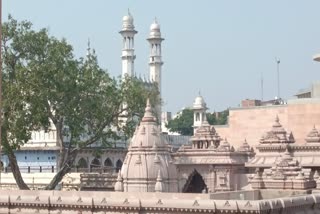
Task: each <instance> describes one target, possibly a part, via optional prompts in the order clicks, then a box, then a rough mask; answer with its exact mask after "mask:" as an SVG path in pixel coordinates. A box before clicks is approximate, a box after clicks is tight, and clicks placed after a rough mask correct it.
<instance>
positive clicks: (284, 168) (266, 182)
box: [250, 148, 316, 189]
mask: <svg viewBox="0 0 320 214" xmlns="http://www.w3.org/2000/svg"><path fill="white" fill-rule="evenodd" d="M302 170H303V169H302V167H301V166H300V165H299V162H298V161H297V160H294V159H293V157H292V156H291V154H290V153H289V151H288V148H287V149H286V151H285V152H284V153H283V154H282V156H281V159H280V160H278V161H277V162H276V164H275V166H273V167H271V169H266V170H265V171H264V173H263V175H262V176H261V174H256V176H254V177H253V179H251V180H250V183H251V185H252V188H253V189H261V188H266V189H311V188H314V187H315V185H316V183H315V181H314V180H313V179H311V178H310V169H305V171H307V172H308V174H309V176H305V174H304V172H303V171H302ZM258 173H259V172H258Z"/></svg>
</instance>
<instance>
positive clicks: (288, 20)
mask: <svg viewBox="0 0 320 214" xmlns="http://www.w3.org/2000/svg"><path fill="white" fill-rule="evenodd" d="M128 8H130V11H131V14H132V15H133V17H134V24H135V27H136V30H137V31H139V32H138V34H137V35H136V37H135V53H136V56H137V58H136V61H135V71H136V72H137V73H138V74H142V75H148V54H149V46H148V43H147V41H146V38H147V36H148V32H149V26H150V24H151V23H152V21H153V19H154V17H157V20H158V22H159V23H160V25H161V32H162V35H163V37H164V38H165V41H164V42H163V47H162V50H163V51H162V53H163V61H164V65H163V73H162V74H163V78H162V89H163V99H164V107H163V109H164V110H167V111H172V112H176V111H178V110H179V109H181V108H182V107H184V106H190V105H192V102H193V100H194V98H195V97H196V96H197V95H198V92H199V91H201V94H202V95H203V97H204V98H205V100H206V101H207V104H208V107H209V108H210V110H211V111H213V110H223V109H225V108H227V107H237V106H238V105H239V103H240V101H241V100H242V99H245V98H252V99H260V98H261V75H263V79H264V99H272V98H273V97H274V96H276V95H277V73H276V62H275V57H279V58H280V59H281V63H280V95H281V97H283V98H285V99H288V98H291V97H292V95H294V94H295V93H296V92H297V91H298V90H299V89H301V88H306V87H308V86H309V85H310V84H311V82H312V81H315V80H318V79H319V77H320V63H317V62H314V61H312V56H313V55H314V54H316V53H320V25H319V21H320V12H319V10H320V1H318V0H309V1H301V0H282V1H279V0H269V1H254V0H250V1H249V0H246V1H245V0H243V1H237V0H233V1H231V0H224V1H215V0H198V1H196V0H157V1H152V0H145V1H143V0H140V1H138V0H135V1H134V0H131V1H125V0H121V1H120V0H117V1H107V0H90V1H89V0H51V1H49V0H3V17H4V19H6V17H7V15H8V14H9V13H10V14H12V15H13V17H14V18H15V19H18V20H29V21H31V22H32V23H34V25H35V27H36V28H42V27H47V28H49V31H50V33H51V34H52V35H54V36H56V37H59V38H62V37H64V38H66V39H67V40H68V41H69V42H70V43H71V44H72V45H73V46H74V50H75V54H76V56H78V57H80V56H84V55H85V52H86V46H87V40H88V38H90V40H91V44H92V47H93V48H95V49H96V52H97V55H98V60H99V63H100V64H101V66H102V67H104V68H107V69H108V70H109V72H110V73H111V74H112V75H114V76H119V75H121V58H120V56H121V47H122V44H121V43H122V39H121V36H120V34H119V33H118V31H119V30H120V29H121V24H122V17H123V16H124V15H126V14H127V10H128Z"/></svg>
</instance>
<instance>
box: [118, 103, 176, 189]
mask: <svg viewBox="0 0 320 214" xmlns="http://www.w3.org/2000/svg"><path fill="white" fill-rule="evenodd" d="M152 112H153V109H152V107H151V105H150V102H149V100H148V102H147V106H146V109H145V114H144V116H143V118H142V120H141V122H140V124H139V126H138V127H137V129H136V131H135V132H134V135H133V137H132V140H131V142H130V146H129V148H128V153H127V155H126V158H125V160H124V162H123V165H122V168H121V172H120V174H119V176H118V179H117V184H116V189H115V190H116V191H124V192H178V175H177V171H176V167H175V165H174V163H173V159H172V157H171V152H170V150H171V147H170V146H169V144H168V142H167V141H166V139H164V138H162V137H161V135H160V127H159V125H158V124H157V120H156V118H155V117H154V115H153V113H152Z"/></svg>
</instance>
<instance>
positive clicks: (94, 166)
mask: <svg viewBox="0 0 320 214" xmlns="http://www.w3.org/2000/svg"><path fill="white" fill-rule="evenodd" d="M99 169H101V162H100V160H99V159H98V158H95V159H93V160H92V161H91V164H90V171H91V172H93V171H94V172H98V171H99Z"/></svg>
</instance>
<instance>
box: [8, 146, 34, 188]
mask: <svg viewBox="0 0 320 214" xmlns="http://www.w3.org/2000/svg"><path fill="white" fill-rule="evenodd" d="M7 155H8V158H9V163H10V166H11V170H12V174H13V177H14V179H15V180H16V183H17V185H18V187H19V189H29V187H28V185H27V184H26V183H25V182H24V180H23V178H22V176H21V172H20V169H19V166H18V163H17V159H16V156H15V155H14V153H13V151H12V150H10V151H8V154H7Z"/></svg>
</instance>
